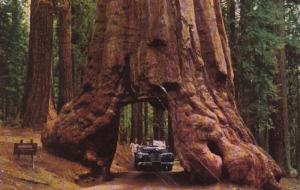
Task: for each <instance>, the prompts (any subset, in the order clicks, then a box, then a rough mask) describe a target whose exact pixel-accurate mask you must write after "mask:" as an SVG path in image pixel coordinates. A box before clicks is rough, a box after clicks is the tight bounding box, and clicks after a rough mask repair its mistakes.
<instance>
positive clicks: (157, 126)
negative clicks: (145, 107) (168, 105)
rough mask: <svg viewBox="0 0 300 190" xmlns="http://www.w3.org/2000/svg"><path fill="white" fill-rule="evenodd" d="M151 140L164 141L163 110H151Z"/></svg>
mask: <svg viewBox="0 0 300 190" xmlns="http://www.w3.org/2000/svg"><path fill="white" fill-rule="evenodd" d="M153 139H154V140H163V139H164V110H163V109H161V108H158V107H154V108H153Z"/></svg>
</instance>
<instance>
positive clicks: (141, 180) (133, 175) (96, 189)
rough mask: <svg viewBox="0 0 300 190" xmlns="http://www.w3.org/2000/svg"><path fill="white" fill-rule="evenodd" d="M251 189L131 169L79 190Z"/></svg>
mask: <svg viewBox="0 0 300 190" xmlns="http://www.w3.org/2000/svg"><path fill="white" fill-rule="evenodd" d="M125 189H142V190H156V189H159V190H168V189H172V190H185V189H188V190H199V189H201V190H239V189H243V190H248V189H249V190H252V189H253V188H247V187H238V186H235V185H232V184H226V183H222V184H213V185H193V186H191V185H190V184H189V183H188V180H187V179H186V177H183V176H182V174H181V173H178V172H172V173H166V172H136V171H131V172H127V173H121V174H118V175H116V176H115V178H114V180H113V181H110V182H105V183H102V184H101V185H98V186H93V187H89V188H82V189H81V190H125Z"/></svg>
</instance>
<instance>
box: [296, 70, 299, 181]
mask: <svg viewBox="0 0 300 190" xmlns="http://www.w3.org/2000/svg"><path fill="white" fill-rule="evenodd" d="M299 77H300V72H299V70H298V71H297V132H296V135H297V136H296V142H297V143H296V148H297V150H296V155H297V156H296V157H297V159H296V161H297V170H298V177H299V178H300V94H299V90H300V84H299Z"/></svg>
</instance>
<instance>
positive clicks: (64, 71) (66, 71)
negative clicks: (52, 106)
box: [57, 0, 73, 110]
mask: <svg viewBox="0 0 300 190" xmlns="http://www.w3.org/2000/svg"><path fill="white" fill-rule="evenodd" d="M71 21H72V15H71V1H70V0H59V1H58V30H57V33H58V48H59V101H58V110H60V109H61V108H62V107H63V105H64V104H65V103H67V102H69V101H70V100H71V99H72V98H73V65H72V52H71V50H72V48H71Z"/></svg>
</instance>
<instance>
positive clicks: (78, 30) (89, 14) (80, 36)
mask: <svg viewBox="0 0 300 190" xmlns="http://www.w3.org/2000/svg"><path fill="white" fill-rule="evenodd" d="M95 13H96V1H95V0H73V1H72V57H73V64H74V79H75V80H76V81H75V86H76V89H79V87H80V83H81V78H82V73H83V68H84V65H85V64H86V62H87V57H88V49H89V43H90V41H91V37H92V34H93V26H94V20H95V19H94V18H95Z"/></svg>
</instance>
